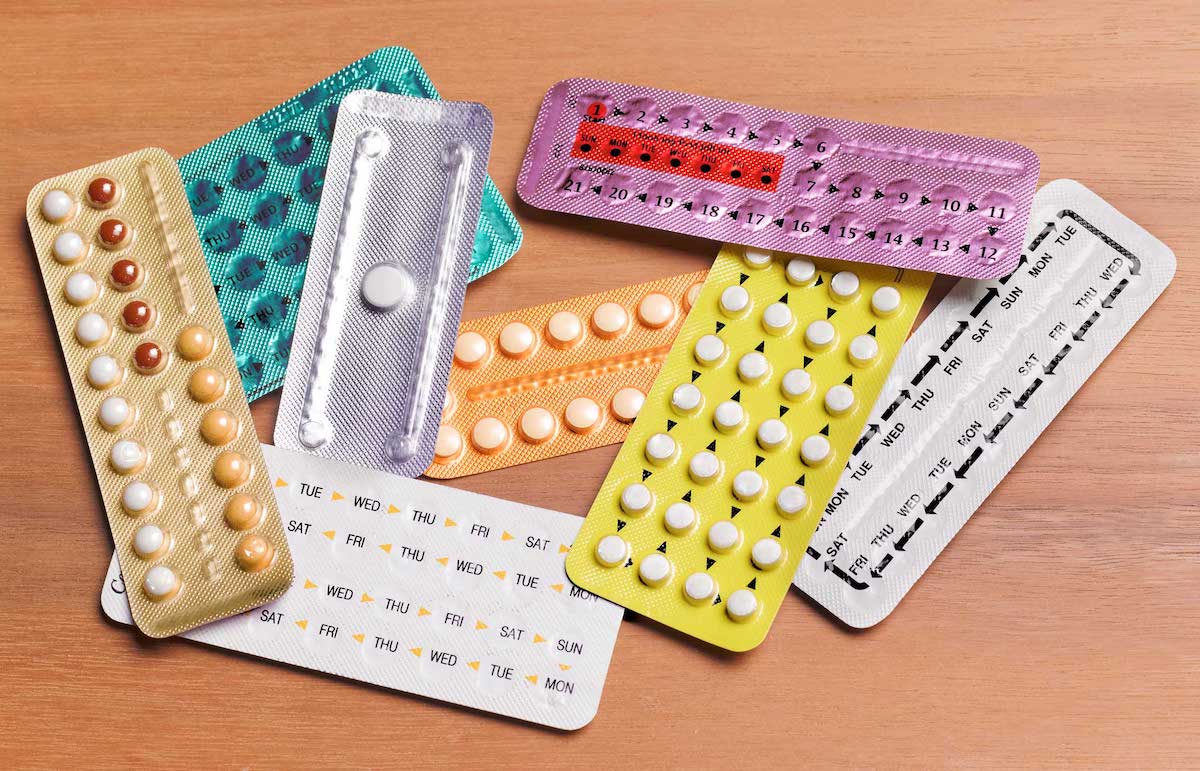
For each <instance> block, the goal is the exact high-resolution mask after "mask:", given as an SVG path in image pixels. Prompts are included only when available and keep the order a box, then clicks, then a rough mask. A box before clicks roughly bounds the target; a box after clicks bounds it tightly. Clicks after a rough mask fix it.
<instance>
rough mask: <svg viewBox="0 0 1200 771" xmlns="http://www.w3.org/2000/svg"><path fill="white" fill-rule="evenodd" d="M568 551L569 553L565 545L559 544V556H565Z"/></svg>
mask: <svg viewBox="0 0 1200 771" xmlns="http://www.w3.org/2000/svg"><path fill="white" fill-rule="evenodd" d="M569 551H571V547H570V546H567V545H566V544H565V543H560V544H559V545H558V553H559V554H566V553H567V552H569Z"/></svg>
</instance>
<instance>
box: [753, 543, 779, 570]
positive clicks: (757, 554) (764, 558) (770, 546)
mask: <svg viewBox="0 0 1200 771" xmlns="http://www.w3.org/2000/svg"><path fill="white" fill-rule="evenodd" d="M750 561H751V562H753V563H754V566H755V567H757V568H758V569H759V570H771V569H772V568H777V567H779V564H780V563H781V562H783V546H782V545H781V544H780V543H779V541H777V540H775V539H774V538H762V539H760V540H758V541H755V542H754V546H752V547H750Z"/></svg>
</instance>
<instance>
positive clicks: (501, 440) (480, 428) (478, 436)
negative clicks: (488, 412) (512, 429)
mask: <svg viewBox="0 0 1200 771" xmlns="http://www.w3.org/2000/svg"><path fill="white" fill-rule="evenodd" d="M471 444H472V445H474V447H475V449H476V450H479V452H481V453H483V454H484V455H494V454H496V453H498V452H500V451H501V450H503V449H504V447H505V446H506V445H507V444H508V426H506V425H504V424H503V423H501V422H500V420H499V418H490V417H489V418H483V419H481V420H480V421H479V422H478V423H476V424H475V427H474V428H472V429H471Z"/></svg>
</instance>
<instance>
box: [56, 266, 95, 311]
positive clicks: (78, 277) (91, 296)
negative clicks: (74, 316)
mask: <svg viewBox="0 0 1200 771" xmlns="http://www.w3.org/2000/svg"><path fill="white" fill-rule="evenodd" d="M99 293H100V287H99V286H98V285H97V284H96V279H94V278H92V274H91V273H84V272H82V271H80V272H78V273H72V274H71V275H70V276H68V277H67V284H66V286H65V287H63V294H64V295H65V296H66V298H67V302H69V303H71V304H72V305H87V304H88V303H90V302H91V301H92V300H95V299H96V295H98V294H99Z"/></svg>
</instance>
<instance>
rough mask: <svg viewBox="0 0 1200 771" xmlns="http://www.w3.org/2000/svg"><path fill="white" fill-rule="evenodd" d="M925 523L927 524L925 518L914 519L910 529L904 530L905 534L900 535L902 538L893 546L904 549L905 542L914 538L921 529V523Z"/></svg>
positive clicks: (899, 549)
mask: <svg viewBox="0 0 1200 771" xmlns="http://www.w3.org/2000/svg"><path fill="white" fill-rule="evenodd" d="M923 524H925V520H923V519H921V518H920V517H917V518H916V519H914V520H913V523H912V526H911V527H909V528H908V530H905V531H904V535H902V536H900V538H899V539H898V540H897V541H896V542H895V543H894V544H892V547H893V548H894V549H895V550H896V551H904V546H905V544H907V543H908V540H909V539H910V538H912V537H913V535H915V534H916V532H917V531H918V530H920V529H921V525H923Z"/></svg>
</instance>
